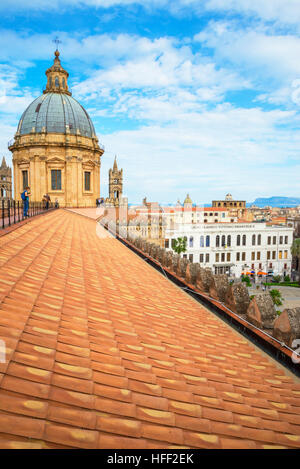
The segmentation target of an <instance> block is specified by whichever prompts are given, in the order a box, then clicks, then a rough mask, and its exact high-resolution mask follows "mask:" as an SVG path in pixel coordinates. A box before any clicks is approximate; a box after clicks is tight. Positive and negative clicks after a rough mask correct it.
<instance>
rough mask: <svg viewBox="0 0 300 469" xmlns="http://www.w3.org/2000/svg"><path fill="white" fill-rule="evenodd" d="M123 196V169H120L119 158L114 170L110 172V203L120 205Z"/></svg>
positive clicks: (115, 162)
mask: <svg viewBox="0 0 300 469" xmlns="http://www.w3.org/2000/svg"><path fill="white" fill-rule="evenodd" d="M122 196H123V169H120V170H119V169H118V165H117V157H116V156H115V161H114V165H113V169H110V170H109V202H110V203H113V205H119V204H120V201H121V200H122Z"/></svg>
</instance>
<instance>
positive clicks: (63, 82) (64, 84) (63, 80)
mask: <svg viewBox="0 0 300 469" xmlns="http://www.w3.org/2000/svg"><path fill="white" fill-rule="evenodd" d="M62 85H63V88H65V87H66V80H65V79H64V78H63V79H62Z"/></svg>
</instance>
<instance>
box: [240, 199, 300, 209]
mask: <svg viewBox="0 0 300 469" xmlns="http://www.w3.org/2000/svg"><path fill="white" fill-rule="evenodd" d="M251 205H256V206H257V207H297V205H300V197H278V196H275V197H258V198H257V199H255V200H254V202H252V203H250V204H247V206H248V207H249V206H251Z"/></svg>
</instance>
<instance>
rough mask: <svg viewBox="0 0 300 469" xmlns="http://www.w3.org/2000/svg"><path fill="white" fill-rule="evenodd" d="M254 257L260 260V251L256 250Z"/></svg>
mask: <svg viewBox="0 0 300 469" xmlns="http://www.w3.org/2000/svg"><path fill="white" fill-rule="evenodd" d="M256 259H257V260H258V261H260V251H257V253H256Z"/></svg>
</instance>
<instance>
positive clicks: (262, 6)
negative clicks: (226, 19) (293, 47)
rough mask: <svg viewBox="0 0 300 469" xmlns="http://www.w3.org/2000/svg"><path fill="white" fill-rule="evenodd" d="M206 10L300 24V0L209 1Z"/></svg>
mask: <svg viewBox="0 0 300 469" xmlns="http://www.w3.org/2000/svg"><path fill="white" fill-rule="evenodd" d="M193 3H194V2H193ZM206 8H207V9H208V10H211V11H217V10H218V11H223V12H238V13H242V14H244V15H245V14H246V15H256V16H257V17H259V18H262V19H263V20H267V21H268V20H274V21H278V22H282V23H290V24H297V23H299V22H300V4H299V0H284V1H282V0H207V2H206Z"/></svg>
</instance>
